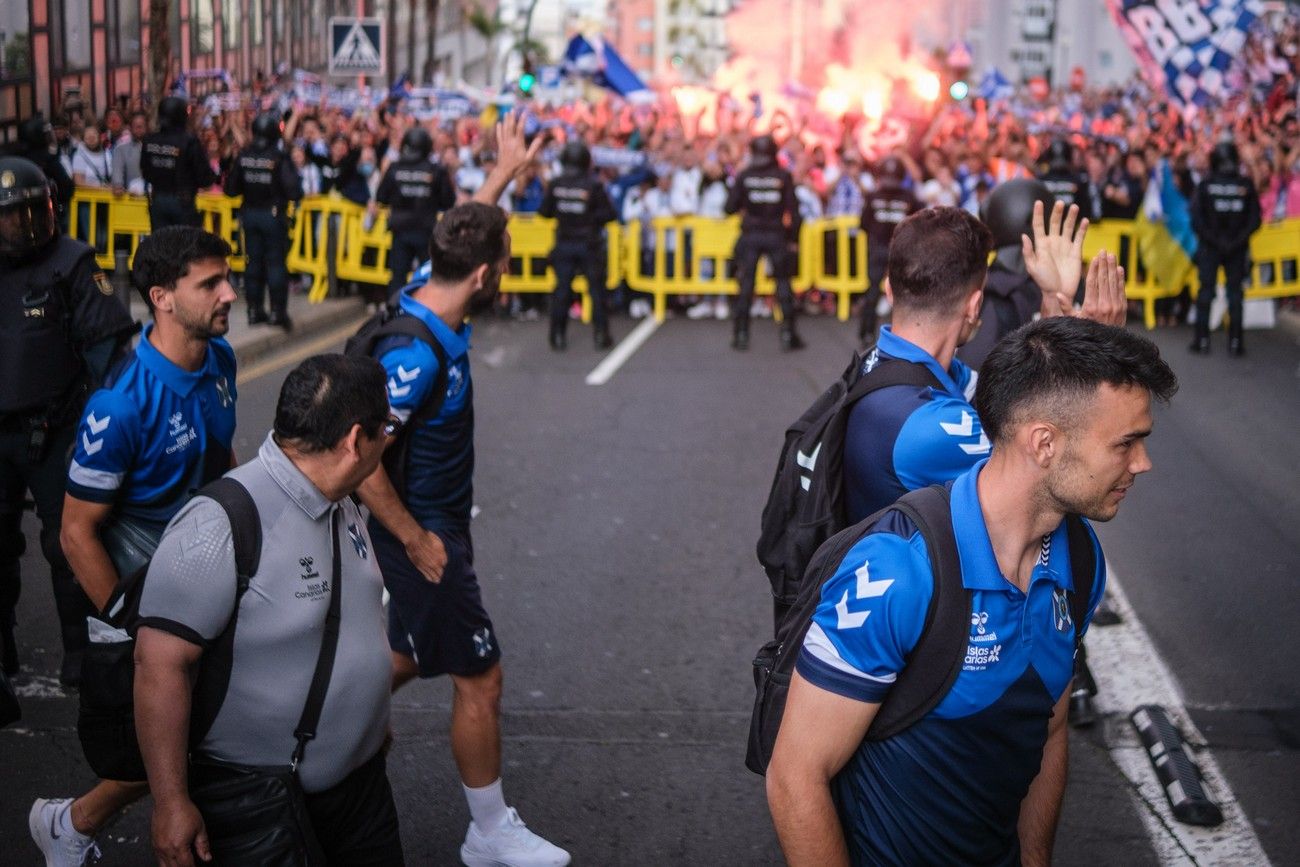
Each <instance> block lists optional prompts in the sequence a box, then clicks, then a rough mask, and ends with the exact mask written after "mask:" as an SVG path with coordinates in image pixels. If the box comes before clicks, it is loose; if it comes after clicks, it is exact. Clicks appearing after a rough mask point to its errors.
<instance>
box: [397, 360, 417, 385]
mask: <svg viewBox="0 0 1300 867" xmlns="http://www.w3.org/2000/svg"><path fill="white" fill-rule="evenodd" d="M419 375H420V368H418V367H417V368H416V369H415V370H412V371H411V372H410V373H407V372H406V368H405V367H403V366H402V365H400V364H399V365H397V378H398V379H400V380H401V381H402V382H414V381H415V378H416V377H417V376H419Z"/></svg>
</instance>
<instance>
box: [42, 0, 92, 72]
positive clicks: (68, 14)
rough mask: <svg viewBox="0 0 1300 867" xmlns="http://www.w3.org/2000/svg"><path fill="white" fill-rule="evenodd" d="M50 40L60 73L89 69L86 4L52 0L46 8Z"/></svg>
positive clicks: (87, 0)
mask: <svg viewBox="0 0 1300 867" xmlns="http://www.w3.org/2000/svg"><path fill="white" fill-rule="evenodd" d="M50 40H51V41H52V42H53V43H54V45H53V48H54V50H53V52H52V53H53V55H54V58H55V62H56V63H59V64H60V67H59V68H60V69H64V70H69V69H89V68H90V2H89V0H55V2H53V3H51V4H50Z"/></svg>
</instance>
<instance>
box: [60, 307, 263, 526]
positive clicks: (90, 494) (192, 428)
mask: <svg viewBox="0 0 1300 867" xmlns="http://www.w3.org/2000/svg"><path fill="white" fill-rule="evenodd" d="M152 333H153V323H150V324H149V325H146V326H145V329H144V336H142V337H141V338H140V341H139V343H138V344H137V345H136V347H135V349H133V350H132V351H131V352H130V353H129V354H128V355H127V356H126V357H125V358H124V359H122V361H121V362H119V363H118V364H117V365H116V366H115V367H114V369H113V370H112V371H111V372H110V373H109V375H108V377H107V379H106V381H105V383H104V386H103V388H100V389H99V390H98V391H96V392H95V393H94V394H93V395H91V396H90V400H89V401H88V402H87V403H86V410H85V413H84V414H83V416H82V419H81V424H80V426H79V427H78V429H77V444H76V448H75V449H74V451H73V455H72V465H71V466H70V467H69V469H68V493H70V494H71V495H72V496H74V497H76V498H77V499H79V500H87V501H89V502H92V503H113V504H115V506H116V508H117V511H118V512H119V513H120V514H122V515H125V516H127V517H131V518H135V519H137V520H141V521H145V522H151V523H156V524H158V525H160V526H161V525H165V524H166V523H167V521H169V520H171V517H172V515H174V514H176V512H177V510H179V509H180V507H181V506H182V505H183V504H184V503H185V501H186V500H188V499H189V498H190V494H191V493H192V492H193V491H195V490H197V489H198V488H200V487H202V486H203V485H204V484H206V483H207V482H209V481H211V480H212V479H215V478H218V477H219V476H221V474H222V473H224V472H225V471H226V470H228V469H229V468H230V455H231V442H232V439H233V437H234V434H235V399H236V397H237V393H236V389H235V353H234V350H232V349H231V348H230V344H228V343H227V342H226V341H225V340H223V339H221V338H214V339H213V340H211V341H209V343H208V352H207V356H206V358H205V359H204V361H203V366H202V367H200V368H199V369H198V370H195V371H188V370H184V369H182V368H180V367H178V366H177V365H175V364H173V363H172V362H171V361H168V360H167V358H166V357H164V356H163V354H162V353H161V352H159V351H158V350H157V349H156V348H155V347H154V345H153V344H152V343H150V342H149V336H150V334H152Z"/></svg>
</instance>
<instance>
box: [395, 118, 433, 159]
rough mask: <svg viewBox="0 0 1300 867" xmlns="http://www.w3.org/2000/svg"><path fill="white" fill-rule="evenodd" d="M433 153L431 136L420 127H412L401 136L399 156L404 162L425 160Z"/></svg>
mask: <svg viewBox="0 0 1300 867" xmlns="http://www.w3.org/2000/svg"><path fill="white" fill-rule="evenodd" d="M431 153H433V136H431V135H429V131H428V130H427V129H425V128H424V127H422V126H413V127H411V128H410V129H408V130H407V131H406V134H405V135H403V136H402V150H401V156H402V159H404V160H427V159H428V158H429V154H431Z"/></svg>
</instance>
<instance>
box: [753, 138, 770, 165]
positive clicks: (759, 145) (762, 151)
mask: <svg viewBox="0 0 1300 867" xmlns="http://www.w3.org/2000/svg"><path fill="white" fill-rule="evenodd" d="M749 153H750V156H751V157H752V158H753V161H754V164H755V165H767V164H768V163H771V162H774V161H775V160H776V139H774V138H772V137H771V136H770V135H760V136H759V137H758V138H756V139H754V140H753V141H751V142H750V143H749Z"/></svg>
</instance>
